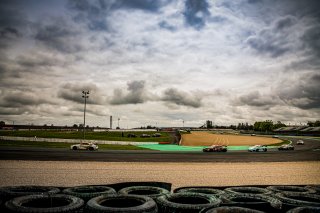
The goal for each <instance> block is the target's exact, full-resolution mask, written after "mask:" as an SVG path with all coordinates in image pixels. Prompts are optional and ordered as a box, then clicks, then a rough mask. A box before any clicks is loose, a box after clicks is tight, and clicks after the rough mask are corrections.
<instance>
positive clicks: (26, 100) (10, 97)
mask: <svg viewBox="0 0 320 213" xmlns="http://www.w3.org/2000/svg"><path fill="white" fill-rule="evenodd" d="M46 103H50V104H53V101H51V100H50V99H49V98H44V97H41V95H39V94H38V93H36V92H25V91H17V92H6V93H4V94H3V95H2V97H1V102H0V106H1V107H9V108H15V107H22V108H24V107H26V106H37V105H40V104H46Z"/></svg>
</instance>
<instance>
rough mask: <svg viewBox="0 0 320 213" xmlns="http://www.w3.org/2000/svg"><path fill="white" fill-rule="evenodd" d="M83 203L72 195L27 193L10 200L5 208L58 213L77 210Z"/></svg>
mask: <svg viewBox="0 0 320 213" xmlns="http://www.w3.org/2000/svg"><path fill="white" fill-rule="evenodd" d="M83 205H84V201H83V200H82V199H81V198H78V197H74V196H71V195H64V194H54V195H26V196H22V197H16V198H14V199H12V200H9V201H8V202H6V204H5V208H6V210H7V211H10V212H25V213H28V212H30V213H31V212H32V213H53V212H54V213H56V212H77V211H79V210H80V209H81V208H82V207H83Z"/></svg>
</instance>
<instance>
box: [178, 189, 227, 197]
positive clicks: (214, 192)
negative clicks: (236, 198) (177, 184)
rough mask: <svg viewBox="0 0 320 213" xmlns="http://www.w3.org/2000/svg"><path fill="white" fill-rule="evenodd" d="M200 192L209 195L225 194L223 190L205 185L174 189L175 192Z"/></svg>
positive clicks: (218, 195)
mask: <svg viewBox="0 0 320 213" xmlns="http://www.w3.org/2000/svg"><path fill="white" fill-rule="evenodd" d="M189 192H191V193H202V194H207V195H211V196H216V197H220V196H222V195H224V194H225V192H224V191H222V190H220V189H214V188H205V187H192V188H178V189H176V190H175V193H189Z"/></svg>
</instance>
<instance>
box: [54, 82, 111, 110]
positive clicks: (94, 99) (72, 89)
mask: <svg viewBox="0 0 320 213" xmlns="http://www.w3.org/2000/svg"><path fill="white" fill-rule="evenodd" d="M82 91H89V93H90V94H89V98H88V99H87V103H88V104H97V105H101V104H104V103H105V99H104V96H103V95H102V93H101V91H100V89H99V88H98V87H97V86H96V85H95V84H84V83H81V82H79V83H67V84H64V85H63V86H62V87H61V89H60V90H59V91H58V97H59V98H62V99H65V100H68V101H72V102H75V103H84V98H82Z"/></svg>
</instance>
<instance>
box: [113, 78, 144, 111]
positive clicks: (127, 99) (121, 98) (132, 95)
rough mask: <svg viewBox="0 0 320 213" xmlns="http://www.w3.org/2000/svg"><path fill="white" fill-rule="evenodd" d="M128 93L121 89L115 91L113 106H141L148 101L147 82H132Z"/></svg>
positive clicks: (128, 84)
mask: <svg viewBox="0 0 320 213" xmlns="http://www.w3.org/2000/svg"><path fill="white" fill-rule="evenodd" d="M127 86H128V88H127V90H128V91H127V93H126V94H124V92H123V91H122V90H121V89H115V90H114V94H113V97H112V99H111V101H110V103H111V104H113V105H122V104H140V103H144V102H145V101H147V100H148V98H147V95H146V91H145V81H131V82H128V83H127Z"/></svg>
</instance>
